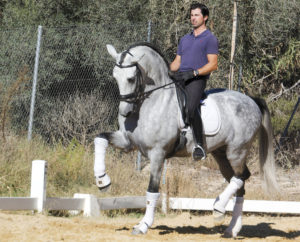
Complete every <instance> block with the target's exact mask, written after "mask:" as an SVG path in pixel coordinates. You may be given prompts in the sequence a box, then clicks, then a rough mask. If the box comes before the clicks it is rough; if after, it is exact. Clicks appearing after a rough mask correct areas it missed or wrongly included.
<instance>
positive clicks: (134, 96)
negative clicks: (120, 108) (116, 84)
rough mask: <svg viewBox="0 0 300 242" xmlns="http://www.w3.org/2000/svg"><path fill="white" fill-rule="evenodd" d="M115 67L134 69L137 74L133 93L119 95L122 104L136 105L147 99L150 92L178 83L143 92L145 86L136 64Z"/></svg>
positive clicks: (175, 82) (174, 82) (173, 82)
mask: <svg viewBox="0 0 300 242" xmlns="http://www.w3.org/2000/svg"><path fill="white" fill-rule="evenodd" d="M116 66H117V67H119V68H130V67H134V66H135V67H136V68H137V70H138V74H137V83H136V88H135V90H134V92H133V93H129V94H126V95H119V98H120V101H123V102H128V103H137V102H138V101H143V100H144V99H145V98H147V97H148V96H149V95H150V94H151V93H152V92H154V91H156V90H159V89H162V88H164V87H166V86H170V85H172V84H175V85H176V84H177V83H178V81H174V80H173V81H172V82H170V83H167V84H165V85H162V86H159V87H157V88H153V89H152V90H149V91H146V92H145V91H144V89H145V84H144V83H143V82H142V81H143V80H142V77H141V70H140V68H139V66H138V64H137V63H134V64H131V65H126V66H123V65H120V64H116Z"/></svg>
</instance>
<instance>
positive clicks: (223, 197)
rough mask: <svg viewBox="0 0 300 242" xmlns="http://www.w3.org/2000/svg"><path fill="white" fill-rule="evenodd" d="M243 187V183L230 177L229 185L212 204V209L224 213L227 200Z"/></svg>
mask: <svg viewBox="0 0 300 242" xmlns="http://www.w3.org/2000/svg"><path fill="white" fill-rule="evenodd" d="M243 185H244V182H243V181H242V180H241V179H239V178H237V177H232V178H231V179H230V183H229V184H228V186H227V187H226V188H225V190H224V191H223V192H222V193H221V194H220V195H219V196H218V197H217V199H216V201H215V203H214V209H216V210H218V211H220V212H221V213H225V207H226V205H227V203H228V202H229V199H230V198H231V197H232V196H233V195H234V194H235V193H236V192H237V190H239V189H240V188H241V187H242V186H243Z"/></svg>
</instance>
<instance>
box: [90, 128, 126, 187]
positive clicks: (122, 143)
mask: <svg viewBox="0 0 300 242" xmlns="http://www.w3.org/2000/svg"><path fill="white" fill-rule="evenodd" d="M109 143H111V144H113V145H114V146H116V147H118V148H122V149H129V148H130V142H129V140H128V139H127V137H126V136H125V135H124V133H123V132H121V131H116V132H114V133H101V134H99V135H98V136H97V137H96V138H95V139H94V145H95V158H94V175H95V179H96V185H97V186H98V188H99V190H100V191H106V190H107V189H108V187H109V186H110V184H111V183H110V178H109V176H108V175H107V174H106V173H105V153H106V149H107V147H108V144H109Z"/></svg>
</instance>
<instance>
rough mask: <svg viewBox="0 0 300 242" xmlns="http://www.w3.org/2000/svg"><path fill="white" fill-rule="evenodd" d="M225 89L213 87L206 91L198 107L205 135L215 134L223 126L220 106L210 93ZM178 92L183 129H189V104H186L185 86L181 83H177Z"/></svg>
mask: <svg viewBox="0 0 300 242" xmlns="http://www.w3.org/2000/svg"><path fill="white" fill-rule="evenodd" d="M220 91H224V89H211V90H209V91H205V93H204V96H203V99H202V100H201V101H200V103H199V106H198V109H199V111H200V109H201V112H197V113H198V114H200V113H201V119H202V123H203V132H204V134H205V135H215V134H217V133H218V132H219V130H220V127H221V119H220V112H219V108H218V106H217V105H216V103H215V101H214V100H213V99H212V98H210V97H209V95H210V94H212V93H216V92H220ZM176 94H177V100H178V104H179V109H180V112H181V116H182V121H183V125H181V126H183V127H181V128H182V129H187V128H188V126H189V125H190V124H189V121H188V113H187V105H186V100H187V97H186V93H185V90H184V88H183V87H181V86H180V85H176Z"/></svg>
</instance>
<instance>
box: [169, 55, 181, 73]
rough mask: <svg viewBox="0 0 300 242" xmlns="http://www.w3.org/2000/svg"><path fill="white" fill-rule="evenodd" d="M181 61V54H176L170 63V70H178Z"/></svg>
mask: <svg viewBox="0 0 300 242" xmlns="http://www.w3.org/2000/svg"><path fill="white" fill-rule="evenodd" d="M180 63H181V56H180V55H176V57H175V59H174V60H173V62H172V63H171V64H170V70H171V71H178V70H179V67H180Z"/></svg>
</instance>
